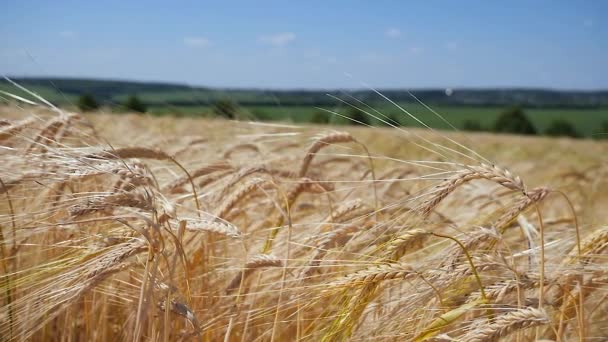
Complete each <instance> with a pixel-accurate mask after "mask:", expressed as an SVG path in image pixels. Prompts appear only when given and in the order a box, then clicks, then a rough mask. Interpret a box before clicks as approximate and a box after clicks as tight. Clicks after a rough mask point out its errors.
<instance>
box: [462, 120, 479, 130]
mask: <svg viewBox="0 0 608 342" xmlns="http://www.w3.org/2000/svg"><path fill="white" fill-rule="evenodd" d="M462 129H463V130H465V131H469V132H480V131H483V127H481V124H480V123H479V121H478V120H472V119H468V120H465V121H464V122H463V123H462Z"/></svg>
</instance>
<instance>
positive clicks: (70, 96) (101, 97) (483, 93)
mask: <svg viewBox="0 0 608 342" xmlns="http://www.w3.org/2000/svg"><path fill="white" fill-rule="evenodd" d="M12 80H13V81H15V82H17V83H19V84H21V85H22V86H24V87H26V88H28V89H32V90H33V91H35V92H37V93H39V94H40V95H42V96H44V97H45V98H46V99H47V100H49V101H51V102H53V103H55V104H58V105H64V104H69V103H73V102H74V100H75V99H76V98H77V97H78V96H79V95H82V94H90V95H93V96H94V97H95V98H96V99H97V100H98V101H99V102H101V103H104V104H110V105H111V104H116V103H120V102H122V101H123V100H124V99H125V98H126V97H127V96H128V95H130V94H137V95H138V96H139V97H140V98H141V99H142V100H143V101H144V102H145V103H146V104H148V105H151V106H178V107H188V106H202V105H203V106H204V105H208V104H211V103H213V102H214V101H216V100H218V99H222V98H229V99H231V100H233V101H235V102H237V103H239V104H241V105H243V106H273V105H281V106H287V107H288V106H332V105H335V104H336V102H337V101H336V100H335V99H333V98H331V97H329V96H327V94H328V93H330V94H332V95H335V96H337V97H339V98H342V99H344V100H346V101H349V99H350V98H349V97H350V96H352V97H355V98H357V99H358V100H361V101H364V102H366V103H368V104H375V103H379V102H386V100H384V99H382V97H381V96H379V95H378V94H376V93H375V92H374V91H371V90H349V91H344V90H339V89H338V90H265V89H218V88H207V87H193V86H188V85H183V84H171V83H161V82H133V81H119V80H100V79H76V78H12ZM0 90H6V91H11V92H13V93H15V92H16V93H19V92H18V91H17V90H16V88H15V87H14V86H12V85H10V84H9V83H8V82H7V81H6V80H0ZM380 92H381V93H382V94H384V95H385V96H387V97H388V98H390V99H391V100H393V101H395V102H400V103H403V102H416V100H415V99H414V98H413V97H412V96H411V95H410V93H409V92H411V93H412V94H414V95H415V96H416V97H417V98H418V99H420V101H422V102H424V103H427V104H430V105H450V106H508V105H513V104H518V105H522V106H524V107H531V108H600V107H607V106H608V90H603V91H564V90H547V89H453V92H452V93H451V94H450V95H449V96H448V95H447V94H446V91H445V90H444V89H410V90H409V92H408V90H407V89H384V90H380ZM19 94H23V93H19Z"/></svg>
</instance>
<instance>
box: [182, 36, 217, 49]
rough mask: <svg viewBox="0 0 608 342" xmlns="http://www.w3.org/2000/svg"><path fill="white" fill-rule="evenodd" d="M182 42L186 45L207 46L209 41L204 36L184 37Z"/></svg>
mask: <svg viewBox="0 0 608 342" xmlns="http://www.w3.org/2000/svg"><path fill="white" fill-rule="evenodd" d="M184 44H185V45H186V46H188V47H207V46H209V44H211V42H210V41H209V39H207V38H205V37H186V38H184Z"/></svg>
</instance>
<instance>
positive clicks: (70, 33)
mask: <svg viewBox="0 0 608 342" xmlns="http://www.w3.org/2000/svg"><path fill="white" fill-rule="evenodd" d="M59 35H60V36H62V37H63V38H74V37H76V32H74V31H70V30H65V31H61V32H59Z"/></svg>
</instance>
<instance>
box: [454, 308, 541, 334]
mask: <svg viewBox="0 0 608 342" xmlns="http://www.w3.org/2000/svg"><path fill="white" fill-rule="evenodd" d="M549 322H550V320H549V317H548V316H547V313H546V312H545V311H543V310H539V309H535V308H525V309H520V310H516V311H513V312H509V313H507V314H504V315H500V316H498V317H496V318H495V319H494V320H493V321H491V322H488V321H486V320H484V321H483V322H481V323H480V324H478V325H477V326H475V327H474V328H473V329H472V330H471V331H470V332H468V333H467V334H465V335H464V336H463V337H462V340H463V341H470V342H492V341H498V339H500V338H501V337H505V336H507V335H509V334H511V333H513V332H515V331H518V330H522V329H527V328H531V327H537V326H539V325H544V324H548V323H549Z"/></svg>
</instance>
